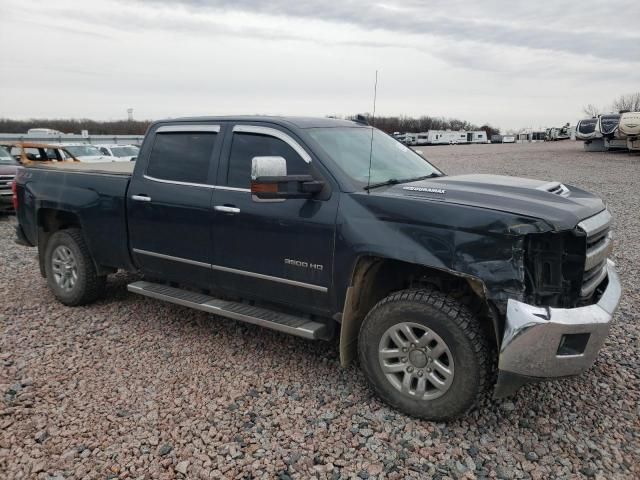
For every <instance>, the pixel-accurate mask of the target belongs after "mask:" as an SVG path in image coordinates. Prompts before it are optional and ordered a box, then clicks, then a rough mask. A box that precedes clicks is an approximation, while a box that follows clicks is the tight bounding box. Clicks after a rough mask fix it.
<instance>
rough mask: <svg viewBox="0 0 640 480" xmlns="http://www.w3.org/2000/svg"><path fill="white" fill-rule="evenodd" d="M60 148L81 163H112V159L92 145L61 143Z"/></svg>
mask: <svg viewBox="0 0 640 480" xmlns="http://www.w3.org/2000/svg"><path fill="white" fill-rule="evenodd" d="M59 146H60V147H64V149H65V150H66V151H68V152H69V153H71V155H73V156H74V157H75V158H77V159H78V160H79V161H81V162H112V161H114V160H113V157H109V156H107V155H105V154H104V153H102V152H101V151H100V150H99V149H98V148H97V147H95V146H94V145H89V144H87V143H61V144H59Z"/></svg>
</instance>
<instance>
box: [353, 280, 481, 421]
mask: <svg viewBox="0 0 640 480" xmlns="http://www.w3.org/2000/svg"><path fill="white" fill-rule="evenodd" d="M407 327H408V328H409V330H408V329H407ZM405 332H407V333H405ZM411 333H413V340H414V342H412V341H411V338H409V337H410V335H411ZM427 334H428V335H427ZM415 340H417V341H415ZM402 345H406V346H405V347H404V348H407V351H403V350H402V348H403V346H402ZM412 345H414V347H412ZM396 352H398V353H396ZM358 353H359V358H360V366H361V368H362V370H363V371H364V374H365V376H366V377H367V380H368V381H369V383H370V384H371V386H372V387H373V389H374V391H375V392H376V393H377V394H378V395H379V396H380V397H381V398H382V399H383V400H384V401H385V402H387V403H388V404H390V405H391V406H393V407H394V408H396V409H398V410H400V411H402V412H404V413H407V414H409V415H412V416H414V417H418V418H424V419H428V420H435V421H443V420H450V419H452V418H454V417H457V416H460V415H462V414H464V413H466V412H468V411H469V410H471V409H472V408H473V407H474V406H475V405H476V404H477V403H478V402H479V400H480V399H481V398H482V396H483V395H484V393H485V385H486V380H487V377H488V374H489V358H490V356H489V343H488V339H487V337H486V335H485V334H484V332H483V331H482V328H481V326H480V324H479V322H478V321H477V320H476V319H475V318H474V317H473V315H472V314H471V312H470V311H469V309H468V308H467V307H465V306H464V305H462V304H461V303H459V302H458V301H456V300H455V299H453V298H450V297H447V296H446V295H445V294H443V293H441V292H439V291H436V290H432V289H417V290H403V291H400V292H397V293H394V294H392V295H389V296H388V297H386V298H384V299H383V300H381V301H380V302H378V303H377V304H376V305H375V306H374V307H373V308H372V309H371V311H370V312H369V313H368V315H367V316H366V318H365V319H364V322H363V323H362V327H361V328H360V334H359V337H358ZM383 357H384V358H383ZM383 363H384V364H385V365H386V367H383ZM383 368H385V370H383ZM409 369H411V373H409ZM447 372H448V373H447ZM418 375H420V376H418ZM407 378H409V379H410V380H407ZM407 382H408V383H407ZM407 385H408V386H407Z"/></svg>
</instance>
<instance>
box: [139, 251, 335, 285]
mask: <svg viewBox="0 0 640 480" xmlns="http://www.w3.org/2000/svg"><path fill="white" fill-rule="evenodd" d="M132 250H133V252H134V253H138V254H140V255H148V256H150V257H156V258H161V259H163V260H171V261H174V262H180V263H187V264H189V265H195V266H196V267H203V268H210V269H211V270H218V271H220V272H227V273H233V274H236V275H245V276H247V277H252V278H259V279H260V280H268V281H271V282H277V283H283V284H285V285H291V286H293V287H302V288H308V289H309V290H315V291H318V292H322V293H327V291H328V289H327V287H323V286H322V285H314V284H312V283H305V282H299V281H297V280H289V279H288V278H282V277H274V276H271V275H265V274H263V273H256V272H248V271H247V270H238V269H237V268H230V267H223V266H222V265H213V264H210V263H205V262H198V261H196V260H190V259H188V258H182V257H174V256H173V255H165V254H164V253H157V252H151V251H149V250H142V249H141V248H133V249H132Z"/></svg>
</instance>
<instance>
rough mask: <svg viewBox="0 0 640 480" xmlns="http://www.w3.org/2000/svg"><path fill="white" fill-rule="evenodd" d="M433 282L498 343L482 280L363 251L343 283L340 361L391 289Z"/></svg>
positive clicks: (353, 350) (349, 355) (349, 356)
mask: <svg viewBox="0 0 640 480" xmlns="http://www.w3.org/2000/svg"><path fill="white" fill-rule="evenodd" d="M421 285H424V286H433V287H435V288H437V289H438V290H440V291H443V292H445V293H448V294H451V295H453V296H455V297H457V298H458V299H459V300H460V301H462V302H463V303H465V304H466V305H467V306H469V307H470V308H471V310H472V312H474V314H476V315H477V316H478V317H479V318H481V323H482V325H483V328H484V329H485V331H486V334H487V335H488V337H489V338H490V339H493V342H492V343H494V345H499V338H500V335H501V329H502V327H501V325H500V322H499V315H498V313H497V310H496V309H495V307H494V306H493V304H492V302H491V301H490V300H489V299H488V296H487V290H486V287H485V284H484V282H483V281H482V280H481V279H479V278H477V277H474V276H472V275H468V274H464V273H460V272H456V271H453V270H449V269H443V268H436V267H433V266H429V265H420V264H415V263H410V262H406V261H402V260H397V259H392V258H388V257H382V256H377V255H363V256H360V257H359V258H358V259H357V261H356V262H355V266H354V268H353V271H352V274H351V281H350V282H349V286H348V287H347V291H346V297H345V302H344V309H343V312H342V318H341V325H340V363H341V365H342V366H343V367H346V366H348V365H349V364H350V363H351V362H352V361H353V360H354V359H355V358H356V356H357V343H358V334H359V331H360V327H361V325H362V322H363V321H364V318H365V317H366V315H367V313H368V312H369V311H370V310H371V309H372V308H373V307H374V305H376V303H378V302H379V301H380V300H382V299H383V298H385V297H386V296H388V295H390V294H391V293H393V292H396V291H399V290H403V289H407V288H415V287H419V286H421Z"/></svg>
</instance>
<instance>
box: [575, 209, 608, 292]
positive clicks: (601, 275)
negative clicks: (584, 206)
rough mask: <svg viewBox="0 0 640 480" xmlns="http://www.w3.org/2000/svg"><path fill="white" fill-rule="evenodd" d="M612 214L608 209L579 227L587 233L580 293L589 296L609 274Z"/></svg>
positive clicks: (583, 222)
mask: <svg viewBox="0 0 640 480" xmlns="http://www.w3.org/2000/svg"><path fill="white" fill-rule="evenodd" d="M610 227H611V214H610V213H609V211H608V210H603V211H602V212H601V213H599V214H597V215H595V216H593V217H590V218H587V219H586V220H583V221H582V222H580V223H579V224H578V228H580V229H581V230H582V231H584V232H585V233H586V235H587V240H586V241H587V251H586V256H585V261H584V275H583V277H582V288H581V291H580V294H581V295H582V296H583V297H588V296H589V295H591V294H592V293H593V292H594V290H595V289H596V288H597V287H598V285H600V283H601V282H602V281H603V280H604V279H605V277H606V276H607V256H608V255H609V252H610V251H611V240H612V233H611V229H610Z"/></svg>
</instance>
